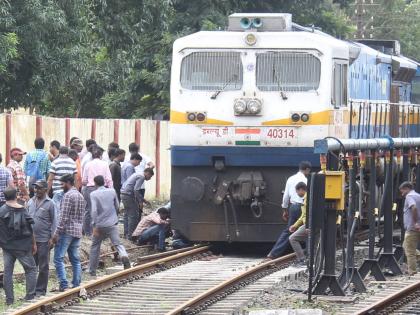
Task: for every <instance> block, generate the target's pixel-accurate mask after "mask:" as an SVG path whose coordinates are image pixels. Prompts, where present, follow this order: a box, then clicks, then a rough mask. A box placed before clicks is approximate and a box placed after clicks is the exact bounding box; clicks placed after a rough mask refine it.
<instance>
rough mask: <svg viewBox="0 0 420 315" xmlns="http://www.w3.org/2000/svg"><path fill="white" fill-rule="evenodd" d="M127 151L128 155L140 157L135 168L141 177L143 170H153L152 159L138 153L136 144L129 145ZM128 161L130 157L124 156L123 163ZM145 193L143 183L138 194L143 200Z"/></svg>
mask: <svg viewBox="0 0 420 315" xmlns="http://www.w3.org/2000/svg"><path fill="white" fill-rule="evenodd" d="M128 151H129V152H130V155H132V154H134V153H138V154H140V156H141V157H142V160H141V162H140V164H139V165H138V166H136V168H135V170H136V173H137V174H141V175H143V173H144V170H145V169H146V168H151V169H154V168H155V164H154V163H153V162H152V159H151V158H149V157H148V156H147V155H145V154H143V153H140V147H139V145H138V144H137V143H134V142H133V143H130V145H129V146H128ZM129 160H130V156H126V157H125V161H129ZM145 192H146V189H145V183H143V185H142V186H141V190H140V194H141V195H142V196H143V198H144V194H145Z"/></svg>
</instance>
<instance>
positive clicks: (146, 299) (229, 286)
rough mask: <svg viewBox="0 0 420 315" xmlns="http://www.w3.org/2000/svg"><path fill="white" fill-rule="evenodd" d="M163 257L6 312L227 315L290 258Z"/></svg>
mask: <svg viewBox="0 0 420 315" xmlns="http://www.w3.org/2000/svg"><path fill="white" fill-rule="evenodd" d="M158 255H160V254H158ZM166 255H167V256H166V257H164V258H161V257H159V256H157V255H155V257H154V258H153V257H149V258H148V259H149V260H148V261H143V262H140V264H139V265H138V266H135V267H133V268H131V269H127V270H123V271H120V272H117V273H115V274H112V275H108V276H104V277H102V278H99V279H97V280H93V281H90V282H87V283H85V284H83V285H82V286H81V287H79V288H75V289H71V290H68V291H65V292H63V293H60V294H57V295H54V296H51V297H48V298H45V299H42V300H39V301H37V302H36V303H34V304H30V305H27V306H26V307H24V308H22V309H19V310H17V311H15V312H14V313H11V314H13V315H23V314H51V313H54V314H61V315H66V314H101V315H105V314H115V315H118V314H148V315H149V314H197V313H198V312H203V311H205V313H206V314H226V312H227V311H228V309H229V310H233V309H235V307H238V306H240V305H241V304H242V303H245V302H247V301H248V300H250V299H251V298H253V297H254V296H255V295H256V294H258V293H260V292H261V291H262V290H263V289H264V288H268V287H271V286H272V285H274V284H275V283H276V281H281V280H284V279H285V278H287V277H289V276H290V272H286V271H285V270H284V268H286V267H287V266H288V265H289V264H290V263H291V262H292V261H293V259H294V254H290V255H287V256H285V257H282V258H278V259H276V260H273V261H269V262H265V263H261V258H255V257H238V256H228V257H223V256H214V255H212V254H211V253H210V252H209V247H207V246H202V247H195V248H193V249H188V250H185V251H183V252H179V253H177V254H173V253H172V254H169V253H166ZM292 271H293V272H292V273H293V274H294V275H297V274H298V273H300V272H303V270H299V269H296V270H292ZM267 275H270V277H265V276H267Z"/></svg>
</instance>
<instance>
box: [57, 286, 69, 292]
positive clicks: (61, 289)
mask: <svg viewBox="0 0 420 315" xmlns="http://www.w3.org/2000/svg"><path fill="white" fill-rule="evenodd" d="M68 289H69V288H68V287H67V288H63V287H60V288H59V289H58V291H60V292H64V291H67V290H68Z"/></svg>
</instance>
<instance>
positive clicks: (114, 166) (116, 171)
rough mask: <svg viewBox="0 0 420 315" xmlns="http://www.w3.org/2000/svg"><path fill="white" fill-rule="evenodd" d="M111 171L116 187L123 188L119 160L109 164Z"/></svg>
mask: <svg viewBox="0 0 420 315" xmlns="http://www.w3.org/2000/svg"><path fill="white" fill-rule="evenodd" d="M109 171H110V172H111V176H112V182H113V183H114V188H115V189H120V188H121V164H120V163H119V162H117V161H112V162H111V164H109Z"/></svg>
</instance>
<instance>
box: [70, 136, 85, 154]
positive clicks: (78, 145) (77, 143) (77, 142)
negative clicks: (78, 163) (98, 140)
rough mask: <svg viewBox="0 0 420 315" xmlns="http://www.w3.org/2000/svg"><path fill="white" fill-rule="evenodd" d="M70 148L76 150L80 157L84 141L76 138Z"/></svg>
mask: <svg viewBox="0 0 420 315" xmlns="http://www.w3.org/2000/svg"><path fill="white" fill-rule="evenodd" d="M70 148H71V149H73V150H76V151H77V153H78V154H79V155H80V153H81V152H82V151H83V141H82V140H80V139H79V138H74V139H73V140H72V141H71V142H70Z"/></svg>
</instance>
